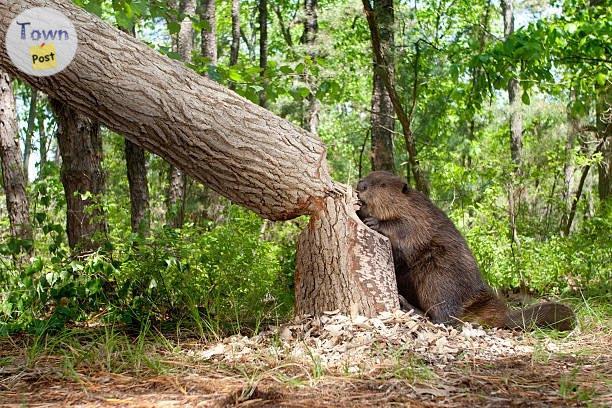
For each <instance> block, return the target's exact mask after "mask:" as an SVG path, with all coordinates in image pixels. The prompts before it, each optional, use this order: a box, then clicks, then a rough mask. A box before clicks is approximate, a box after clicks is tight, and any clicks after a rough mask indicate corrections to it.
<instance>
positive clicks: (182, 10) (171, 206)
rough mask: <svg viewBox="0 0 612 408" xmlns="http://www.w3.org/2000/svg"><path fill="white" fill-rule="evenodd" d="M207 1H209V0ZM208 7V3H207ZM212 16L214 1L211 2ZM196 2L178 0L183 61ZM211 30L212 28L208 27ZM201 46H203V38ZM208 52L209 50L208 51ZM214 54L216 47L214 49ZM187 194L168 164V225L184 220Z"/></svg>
mask: <svg viewBox="0 0 612 408" xmlns="http://www.w3.org/2000/svg"><path fill="white" fill-rule="evenodd" d="M208 3H211V2H210V1H209V2H208ZM209 7H210V5H209ZM212 7H213V16H214V3H213V6H212ZM195 11H196V3H195V0H180V2H179V8H178V10H177V14H178V16H179V18H180V19H181V20H180V29H179V32H178V37H177V40H176V41H177V42H176V51H177V53H178V55H179V57H180V58H181V60H182V61H183V62H185V63H190V62H191V53H192V51H193V36H194V31H193V22H192V21H191V18H192V17H193V16H195ZM208 29H209V30H212V28H208ZM202 40H203V45H202V48H204V43H205V41H204V38H203V39H202ZM209 52H210V51H209ZM214 53H215V54H216V49H215V51H214ZM186 194H187V175H186V174H185V173H184V172H183V170H181V169H179V168H177V167H175V166H170V171H169V177H168V197H167V210H166V211H167V212H166V218H167V220H168V225H170V226H172V227H174V228H180V227H182V226H183V222H184V221H185V200H186Z"/></svg>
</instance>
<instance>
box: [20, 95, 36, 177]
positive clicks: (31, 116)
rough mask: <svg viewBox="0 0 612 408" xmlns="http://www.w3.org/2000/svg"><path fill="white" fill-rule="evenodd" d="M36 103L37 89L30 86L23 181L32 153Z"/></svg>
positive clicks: (24, 144) (27, 171)
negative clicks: (30, 94)
mask: <svg viewBox="0 0 612 408" xmlns="http://www.w3.org/2000/svg"><path fill="white" fill-rule="evenodd" d="M37 103H38V90H36V89H34V88H32V97H31V98H30V112H29V113H28V127H27V128H26V134H25V140H24V142H23V175H24V177H25V182H26V183H28V181H29V178H30V176H29V173H30V156H31V154H32V135H33V134H34V123H36V122H35V121H36V106H37Z"/></svg>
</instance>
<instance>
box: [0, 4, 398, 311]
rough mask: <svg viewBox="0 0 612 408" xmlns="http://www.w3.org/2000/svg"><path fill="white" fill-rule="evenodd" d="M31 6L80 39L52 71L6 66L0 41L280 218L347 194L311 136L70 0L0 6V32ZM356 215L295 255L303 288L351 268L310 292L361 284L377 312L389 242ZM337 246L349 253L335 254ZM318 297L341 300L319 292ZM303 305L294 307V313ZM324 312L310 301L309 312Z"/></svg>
mask: <svg viewBox="0 0 612 408" xmlns="http://www.w3.org/2000/svg"><path fill="white" fill-rule="evenodd" d="M36 6H38V7H45V6H46V7H49V6H52V7H54V8H56V9H58V10H60V11H61V12H62V13H64V14H65V15H66V16H67V17H68V18H69V19H70V20H71V21H72V22H73V24H74V25H75V27H76V29H77V32H78V33H79V44H80V45H79V52H78V53H77V54H76V56H75V59H74V60H73V61H72V63H71V64H70V65H69V66H68V67H67V68H66V69H65V70H64V71H62V72H61V73H58V74H57V75H54V76H51V77H45V78H40V77H32V76H27V75H25V74H24V73H22V72H20V71H19V70H17V69H16V68H15V67H13V65H12V64H11V63H10V60H9V59H8V56H7V55H6V51H5V50H4V47H1V48H0V66H2V67H5V68H6V69H7V70H8V71H10V72H12V73H14V74H16V75H19V76H20V77H21V78H22V79H24V80H25V81H27V82H28V83H30V84H31V85H32V86H34V87H37V88H38V89H40V90H42V91H44V92H45V93H47V94H49V95H51V96H52V97H54V98H56V99H61V100H62V101H64V102H65V103H66V104H68V105H69V106H71V107H72V108H74V109H76V110H78V111H80V112H84V113H86V114H88V115H90V116H91V117H93V118H95V119H98V120H100V121H101V122H102V123H104V124H105V125H106V126H107V127H108V128H109V129H112V130H113V131H115V132H117V133H119V134H122V135H124V136H125V137H127V138H128V139H130V140H131V141H133V142H134V143H137V144H139V145H141V146H143V147H145V148H146V149H147V150H150V151H152V152H153V153H156V154H158V155H159V156H161V157H162V158H164V159H166V160H167V161H169V162H171V163H172V164H173V165H175V166H180V167H181V168H182V169H184V170H185V172H186V173H187V174H189V175H191V176H193V177H195V178H196V179H198V180H200V181H202V182H204V183H205V184H206V185H208V186H209V187H211V188H212V189H214V190H215V191H217V192H218V193H220V194H222V195H224V196H226V197H227V198H229V199H231V200H232V201H234V202H236V203H238V204H241V205H243V206H245V207H248V208H250V209H252V210H253V211H255V212H257V213H258V214H260V215H261V216H263V217H266V218H269V219H272V220H286V219H290V218H294V217H296V216H299V215H304V214H307V215H314V216H319V217H320V218H321V219H322V217H325V214H326V212H325V209H326V208H329V207H330V205H329V202H330V200H332V201H333V202H334V203H336V202H339V201H340V202H343V201H344V194H346V192H345V191H343V188H342V186H341V185H338V184H336V183H334V182H333V181H332V180H331V178H330V176H329V171H328V166H327V162H326V160H325V146H324V145H323V143H322V142H321V141H320V140H319V139H318V138H317V137H316V136H314V135H312V134H310V133H309V132H307V131H305V130H303V129H300V128H298V127H296V126H294V125H292V124H291V123H290V122H288V121H286V120H284V119H282V118H279V117H277V116H275V115H274V114H272V113H270V112H268V111H267V110H265V109H263V108H261V107H259V106H257V105H255V104H253V103H251V102H249V101H248V100H246V99H244V98H242V97H240V96H238V95H236V94H235V93H233V92H231V91H229V90H227V89H226V88H223V87H222V86H220V85H218V84H216V83H215V82H213V81H211V80H210V79H208V78H205V77H203V76H200V75H198V74H197V73H195V72H193V71H192V70H190V69H188V68H186V67H184V66H183V65H182V64H180V63H177V62H174V61H171V60H169V59H168V58H166V57H164V56H161V55H159V54H158V53H157V52H156V51H154V50H152V49H151V48H149V47H148V46H147V45H145V44H141V43H140V42H138V41H137V40H135V39H134V38H131V37H130V36H128V35H126V34H124V33H121V32H120V31H119V30H116V29H114V28H113V27H111V26H109V25H108V24H106V23H104V22H102V21H101V20H99V19H98V18H97V17H95V16H92V15H90V14H88V13H87V12H85V11H83V10H82V9H80V8H78V7H77V6H75V5H73V4H72V3H71V2H70V1H68V0H17V1H15V2H12V3H11V5H10V6H8V5H7V4H6V3H0V38H3V37H4V36H5V34H6V27H7V26H8V24H9V22H10V21H11V20H12V19H13V18H14V17H15V16H16V15H17V14H19V13H20V12H21V11H23V10H24V9H26V8H30V7H36ZM107 61H113V63H112V64H111V63H108V62H107ZM338 205H339V204H338ZM346 211H347V212H348V211H349V210H346ZM350 211H352V209H351V210H350ZM353 221H354V222H355V224H357V225H360V226H361V231H362V232H361V233H360V234H353V236H355V239H354V240H347V239H346V236H345V235H342V234H343V231H346V229H344V230H343V229H342V228H339V227H337V228H335V229H330V230H328V231H325V232H323V231H318V232H317V231H315V232H314V234H317V233H319V234H323V233H324V234H325V236H329V237H330V238H328V239H326V240H316V239H315V240H314V241H310V242H311V246H307V245H306V246H305V244H304V243H305V242H308V240H302V241H301V242H302V245H300V250H299V252H298V255H297V259H298V264H301V265H303V266H302V268H301V269H300V273H299V275H300V279H301V283H300V286H302V285H305V281H311V282H310V283H309V284H308V287H319V286H321V285H324V283H323V282H321V280H322V279H329V278H330V277H332V276H334V277H335V276H337V275H339V274H341V272H342V271H343V270H344V271H348V272H350V273H348V274H345V275H343V276H346V277H347V279H349V280H343V281H341V283H340V285H339V286H337V289H338V291H337V292H335V293H331V292H325V294H323V293H319V294H317V296H328V297H333V298H338V299H345V298H346V297H347V296H352V295H350V293H353V292H352V291H353V290H354V286H355V285H361V289H360V290H362V291H363V292H362V293H369V294H371V296H372V297H374V298H375V299H383V298H384V299H385V300H378V301H377V302H378V303H377V304H379V305H382V306H381V309H382V308H383V306H384V308H386V310H393V309H395V308H396V307H397V304H396V297H397V292H396V291H394V290H392V289H389V287H390V286H389V285H385V284H384V283H383V282H387V281H388V280H389V279H390V280H391V281H392V280H393V276H394V272H393V267H392V265H390V264H389V262H388V259H387V261H386V262H385V261H384V259H385V257H388V256H389V254H390V249H389V248H390V247H389V245H388V243H387V242H386V241H385V240H381V241H380V243H379V244H377V245H380V246H384V247H386V250H385V251H383V250H379V251H373V249H372V247H371V237H372V236H378V235H376V233H374V232H373V231H371V230H369V229H365V227H363V225H361V224H359V221H357V220H355V219H353ZM341 222H346V223H348V222H349V221H348V219H346V220H345V219H344V218H339V219H338V221H337V222H332V223H330V224H329V225H337V224H338V223H341ZM314 224H315V223H313V224H312V225H314ZM316 227H317V226H316V225H314V226H313V227H312V228H316ZM347 228H348V227H347ZM334 235H336V236H335V237H334ZM326 242H337V243H338V246H337V248H338V249H337V250H336V251H331V250H326V248H325V247H324V245H325V243H326ZM349 244H351V245H352V246H349ZM313 253H314V254H319V256H320V258H321V259H319V260H318V265H325V266H326V268H325V275H324V276H322V275H321V274H320V273H314V267H313V268H306V267H304V265H306V266H307V263H305V262H303V261H301V259H303V258H304V257H307V256H308V254H313ZM337 253H346V254H348V255H351V256H348V255H347V256H346V257H344V256H343V257H342V258H340V259H339V258H338V257H337V256H336V254H337ZM364 254H371V255H368V256H367V258H368V262H365V259H364V260H363V262H360V263H355V262H352V260H353V259H355V258H356V257H359V256H363V257H366V255H364ZM338 259H339V260H338ZM349 261H350V262H349ZM378 267H380V268H378ZM362 276H370V277H376V278H375V279H374V278H373V279H369V280H368V279H365V280H366V281H368V282H370V284H371V286H368V285H362V284H361V283H360V282H361V281H362V280H363V279H361V277H362ZM376 279H378V280H376ZM385 288H386V289H385ZM299 299H301V298H299ZM354 303H358V302H357V300H355V302H354ZM317 304H319V305H324V304H346V303H345V302H339V301H334V300H333V299H326V300H325V301H320V302H318V303H317ZM304 309H305V308H304V307H302V306H301V305H300V304H298V310H304ZM342 310H343V311H345V312H349V311H350V310H346V309H344V308H343V309H342ZM369 310H372V309H369ZM323 311H324V310H322V309H320V308H318V307H317V308H315V309H314V310H313V313H316V314H319V313H322V312H323ZM364 313H367V310H366V309H365V308H364Z"/></svg>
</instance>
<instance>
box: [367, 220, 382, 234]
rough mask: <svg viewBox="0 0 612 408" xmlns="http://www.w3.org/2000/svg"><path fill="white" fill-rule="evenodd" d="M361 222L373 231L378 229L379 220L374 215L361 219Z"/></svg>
mask: <svg viewBox="0 0 612 408" xmlns="http://www.w3.org/2000/svg"><path fill="white" fill-rule="evenodd" d="M363 223H364V224H365V225H367V226H368V227H370V228H372V229H373V230H374V231H377V232H378V231H379V230H380V222H379V221H378V220H377V219H376V218H374V217H366V218H364V219H363Z"/></svg>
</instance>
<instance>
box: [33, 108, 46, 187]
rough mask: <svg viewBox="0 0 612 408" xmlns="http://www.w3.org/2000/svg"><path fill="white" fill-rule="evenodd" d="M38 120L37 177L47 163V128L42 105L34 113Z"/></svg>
mask: <svg viewBox="0 0 612 408" xmlns="http://www.w3.org/2000/svg"><path fill="white" fill-rule="evenodd" d="M36 116H37V121H38V151H39V153H40V162H39V165H38V172H39V177H40V174H41V172H42V171H43V169H44V168H45V165H46V164H47V154H48V149H49V146H48V144H49V138H48V137H47V128H46V126H45V118H46V115H45V108H44V105H43V106H41V107H40V109H38V112H37V113H36Z"/></svg>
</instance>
